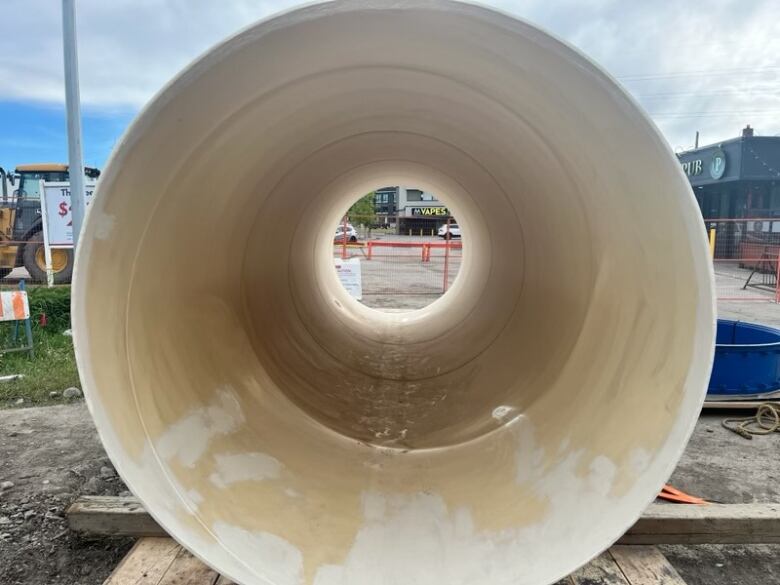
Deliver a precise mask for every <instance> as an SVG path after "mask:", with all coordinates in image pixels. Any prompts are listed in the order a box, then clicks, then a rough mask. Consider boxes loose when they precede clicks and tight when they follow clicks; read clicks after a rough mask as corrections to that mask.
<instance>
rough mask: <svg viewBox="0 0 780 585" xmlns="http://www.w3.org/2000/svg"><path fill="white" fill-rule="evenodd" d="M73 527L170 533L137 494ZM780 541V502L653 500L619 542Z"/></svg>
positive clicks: (88, 504) (99, 506) (76, 509)
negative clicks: (696, 504)
mask: <svg viewBox="0 0 780 585" xmlns="http://www.w3.org/2000/svg"><path fill="white" fill-rule="evenodd" d="M67 514H68V524H69V525H70V527H71V529H73V530H75V531H76V532H80V533H82V534H91V535H117V534H121V535H125V536H165V531H164V530H163V529H162V528H161V527H160V526H159V525H158V524H157V523H156V522H155V521H154V520H153V519H152V517H151V516H149V514H148V513H147V512H146V510H144V509H143V507H142V506H141V505H140V504H139V503H138V501H137V500H136V499H135V498H117V497H110V496H82V497H81V498H79V499H78V500H76V502H75V503H74V504H72V505H71V506H70V508H68V512H67ZM775 543H780V504H709V505H706V506H693V505H686V504H651V505H650V506H649V507H648V508H647V509H646V510H645V513H644V514H643V515H642V517H641V518H640V519H639V520H638V521H637V523H636V524H634V526H633V527H631V528H630V529H629V530H628V532H627V533H626V534H625V535H624V536H623V537H622V538H621V539H620V541H619V542H618V544H775Z"/></svg>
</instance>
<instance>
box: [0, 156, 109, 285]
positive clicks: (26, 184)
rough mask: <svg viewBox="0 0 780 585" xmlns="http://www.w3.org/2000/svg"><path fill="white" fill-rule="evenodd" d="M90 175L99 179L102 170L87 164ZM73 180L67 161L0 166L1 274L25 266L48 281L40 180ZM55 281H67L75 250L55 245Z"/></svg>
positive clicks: (37, 278)
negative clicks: (6, 168)
mask: <svg viewBox="0 0 780 585" xmlns="http://www.w3.org/2000/svg"><path fill="white" fill-rule="evenodd" d="M84 171H85V173H84V174H85V175H86V178H87V179H92V180H94V179H97V178H98V177H99V176H100V171H99V170H98V169H94V168H85V169H84ZM42 180H43V181H46V182H51V181H63V182H67V181H69V180H70V177H69V174H68V165H65V164H59V163H39V164H26V165H18V166H17V167H16V169H15V170H14V171H13V172H12V173H9V172H6V171H5V170H4V169H3V168H2V167H0V190H1V195H0V196H2V201H0V278H5V277H6V276H8V274H10V272H11V271H12V270H13V269H14V268H17V267H19V266H24V267H25V269H26V270H27V272H28V273H29V274H30V279H31V280H33V281H35V282H46V260H45V255H44V251H43V235H42V233H41V230H42V229H43V225H42V223H41V194H40V181H42ZM51 254H52V262H51V263H52V270H53V272H54V283H55V284H67V283H69V282H70V279H71V276H72V274H73V250H62V249H53V250H52V251H51Z"/></svg>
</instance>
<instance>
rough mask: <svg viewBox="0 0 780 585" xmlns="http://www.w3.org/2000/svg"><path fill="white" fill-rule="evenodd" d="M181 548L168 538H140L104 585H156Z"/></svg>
mask: <svg viewBox="0 0 780 585" xmlns="http://www.w3.org/2000/svg"><path fill="white" fill-rule="evenodd" d="M180 550H181V547H180V546H179V545H178V544H177V543H176V541H174V540H173V539H172V538H169V537H167V536H166V537H151V538H142V539H140V540H139V541H138V542H136V543H135V545H133V548H131V549H130V552H128V553H127V555H125V558H124V559H122V561H121V562H120V563H119V564H118V565H117V567H116V568H115V569H114V571H113V572H112V573H111V575H109V577H108V579H106V580H105V582H104V585H158V584H159V582H160V579H162V577H163V575H164V574H165V572H166V571H167V570H168V568H169V567H170V566H171V564H172V563H173V561H174V559H175V558H176V557H177V555H178V554H179V551H180Z"/></svg>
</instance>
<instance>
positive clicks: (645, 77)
mask: <svg viewBox="0 0 780 585" xmlns="http://www.w3.org/2000/svg"><path fill="white" fill-rule="evenodd" d="M778 71H780V66H766V67H742V68H735V69H701V70H697V71H674V72H669V73H645V74H636V75H634V74H631V75H617V76H616V78H617V79H619V80H621V81H652V80H656V79H677V78H681V77H682V78H684V77H717V76H723V75H755V74H760V73H769V72H778Z"/></svg>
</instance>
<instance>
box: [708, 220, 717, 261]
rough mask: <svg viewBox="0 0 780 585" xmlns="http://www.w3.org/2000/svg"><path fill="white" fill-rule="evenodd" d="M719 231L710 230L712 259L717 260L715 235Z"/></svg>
mask: <svg viewBox="0 0 780 585" xmlns="http://www.w3.org/2000/svg"><path fill="white" fill-rule="evenodd" d="M716 232H717V230H716V229H715V228H714V227H712V228H710V258H711V259H713V260H714V259H715V235H716Z"/></svg>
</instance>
